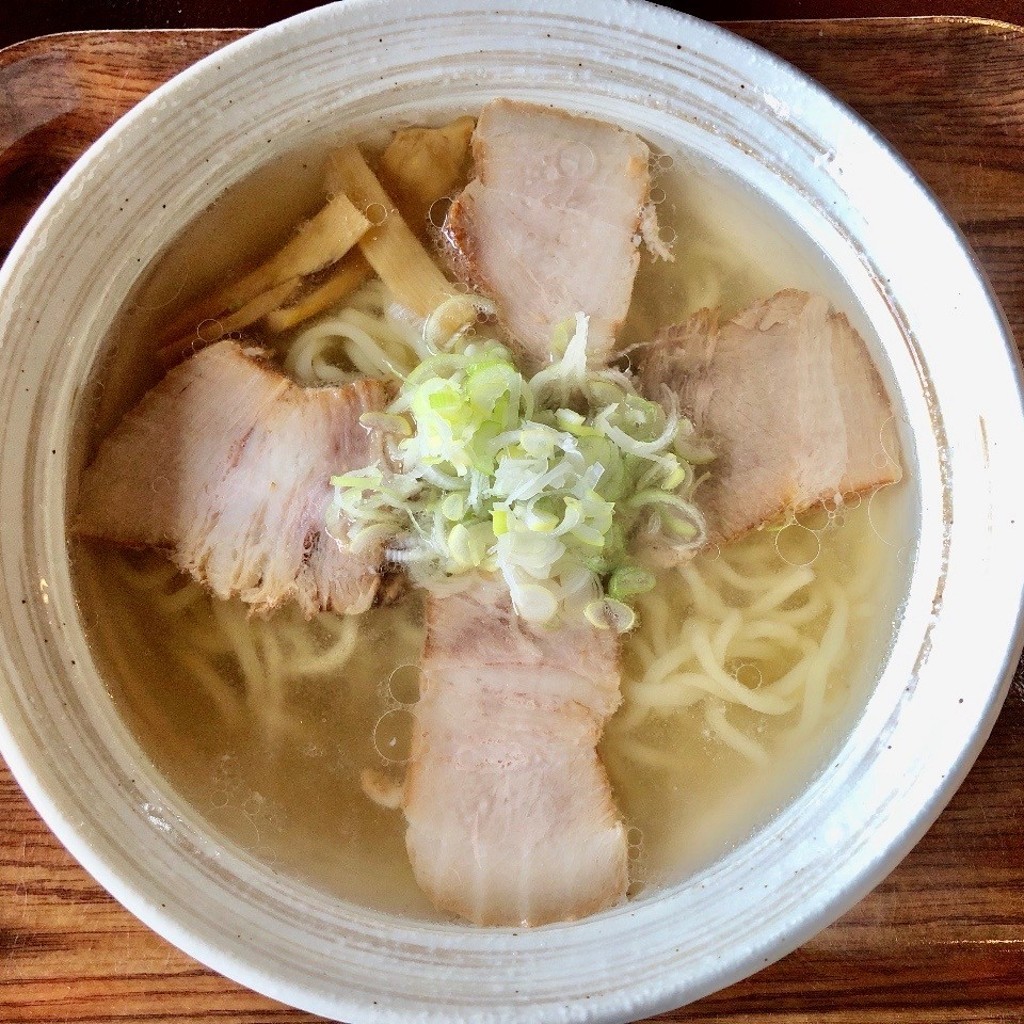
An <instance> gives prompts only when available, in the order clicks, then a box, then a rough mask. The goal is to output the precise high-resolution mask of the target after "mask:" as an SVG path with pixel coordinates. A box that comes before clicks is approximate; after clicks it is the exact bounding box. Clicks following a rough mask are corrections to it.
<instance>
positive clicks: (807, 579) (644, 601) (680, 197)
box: [74, 150, 909, 917]
mask: <svg viewBox="0 0 1024 1024" xmlns="http://www.w3.org/2000/svg"><path fill="white" fill-rule="evenodd" d="M652 168H653V173H654V182H653V188H652V190H651V198H652V200H654V201H655V203H656V206H657V211H658V218H659V221H660V224H661V232H662V235H661V237H662V239H663V240H664V241H666V242H670V243H672V244H673V246H674V248H675V252H676V256H677V258H676V260H675V262H671V263H670V262H667V261H657V260H653V259H647V258H645V259H643V260H642V261H641V265H640V269H639V272H638V274H637V278H636V282H635V285H634V287H633V295H632V302H631V304H630V307H629V315H628V318H627V320H626V323H625V324H624V326H623V328H622V331H621V333H620V338H619V345H620V349H622V350H625V351H626V353H627V358H631V357H632V356H631V355H630V353H631V350H632V346H635V345H637V344H640V343H643V342H644V341H646V340H648V339H649V338H650V337H651V336H652V335H653V334H654V333H655V332H656V331H657V330H658V329H659V328H661V327H663V326H665V325H666V324H669V323H675V322H679V321H683V320H685V319H686V318H687V317H688V316H689V315H690V314H692V313H694V312H695V311H697V310H699V309H701V308H703V307H706V306H716V307H721V308H722V309H723V316H725V317H727V316H730V315H732V314H733V313H734V312H736V311H739V310H741V309H742V308H743V307H745V306H747V305H749V304H750V303H751V302H753V301H755V300H757V299H759V298H760V297H763V296H765V295H768V294H771V293H772V292H774V291H777V290H778V289H780V288H787V287H788V288H802V289H806V290H808V291H814V292H818V293H822V294H824V295H826V296H827V297H828V298H829V299H830V300H831V302H832V304H833V305H835V306H837V307H839V308H844V307H849V305H850V301H849V297H848V295H847V294H846V292H845V291H844V289H843V286H842V283H841V281H839V280H838V279H836V277H835V276H834V275H833V274H832V273H831V271H830V268H829V267H828V266H827V265H825V264H824V261H823V260H822V258H821V256H820V254H819V253H818V252H816V251H815V250H814V249H813V248H812V247H811V246H810V245H809V243H807V241H806V240H805V239H803V238H802V237H801V236H799V234H798V233H796V232H795V231H794V229H793V228H792V227H791V226H790V225H788V224H786V223H785V222H784V221H782V219H781V218H779V217H778V216H776V215H775V214H774V213H773V211H772V210H770V209H766V208H765V206H764V204H763V202H762V201H760V200H759V199H758V197H756V196H754V195H751V194H749V193H747V192H746V191H745V190H744V189H743V188H742V187H740V186H739V185H738V184H737V183H735V182H733V181H731V180H729V179H728V178H726V177H724V176H723V175H721V174H720V173H719V172H717V171H716V170H715V169H714V168H711V167H708V166H704V165H702V164H701V163H700V162H698V161H696V160H694V159H693V158H691V157H688V156H687V155H686V154H682V153H676V154H672V155H670V154H667V153H662V154H659V155H657V156H655V157H654V159H653V162H652ZM323 180H324V156H323V151H322V150H321V151H308V152H303V153H296V154H292V155H291V156H289V157H288V158H286V159H284V160H282V161H279V162H277V163H275V164H273V165H271V166H268V167H266V168H264V169H263V170H261V171H260V172H258V173H257V174H255V175H253V176H252V178H251V179H249V180H247V181H245V182H243V183H241V184H240V185H239V186H238V187H236V188H235V189H233V190H232V191H231V192H229V193H228V194H226V195H225V196H223V197H221V199H219V200H218V201H217V202H216V203H215V204H214V205H213V206H212V207H211V208H210V209H209V210H208V211H207V212H206V213H205V214H204V215H203V216H202V217H200V218H199V219H198V220H197V221H196V222H195V223H194V224H192V225H190V226H189V227H188V228H187V229H186V231H185V232H184V233H183V234H182V236H181V237H180V238H179V240H178V241H177V242H176V243H175V244H174V245H173V246H172V247H171V248H170V250H168V252H166V253H165V254H164V255H163V257H162V258H161V259H160V260H159V261H158V263H157V265H156V266H155V267H153V268H152V269H151V271H150V272H149V273H148V274H147V275H146V277H145V279H144V280H143V281H142V282H141V284H140V286H139V287H138V289H137V290H136V293H135V295H134V298H133V300H132V302H131V303H130V304H129V305H128V307H127V308H126V309H125V310H124V312H123V314H122V316H121V318H120V319H119V321H118V323H117V324H116V325H115V328H114V331H113V333H112V337H111V342H110V345H109V347H108V353H107V357H106V359H105V361H104V363H103V365H102V366H101V367H100V368H99V370H98V372H97V376H96V380H95V382H94V392H95V396H96V399H95V404H94V408H93V415H92V417H91V419H90V420H89V422H87V423H83V424H82V430H83V431H86V432H87V433H88V438H89V440H88V442H87V443H88V444H89V445H90V446H91V447H93V448H95V446H96V445H97V444H98V442H99V441H100V439H102V438H103V437H105V436H106V435H107V434H108V433H109V432H110V431H111V429H112V428H113V427H114V425H115V424H116V423H117V422H118V421H119V420H120V419H121V417H122V416H123V415H124V413H125V411H126V410H127V409H129V408H130V407H131V406H132V405H133V404H134V403H135V402H136V401H137V400H138V399H139V397H140V395H141V394H142V393H143V392H144V391H145V390H146V389H147V387H148V386H149V385H151V384H153V383H155V382H156V380H157V379H158V378H159V376H160V371H159V368H158V367H157V366H156V365H155V363H154V361H153V359H152V349H153V338H154V337H159V336H162V335H163V333H164V325H165V324H166V323H167V322H168V320H171V319H174V318H175V317H176V316H177V315H178V314H179V312H180V311H181V310H182V309H184V308H187V307H188V306H189V305H190V304H191V303H193V302H195V301H196V300H197V299H198V298H200V297H201V296H203V295H205V294H207V293H209V292H210V291H211V290H212V288H213V287H214V285H215V283H216V282H218V281H220V280H223V279H229V280H230V279H232V278H234V277H238V276H239V275H240V273H241V270H242V268H245V267H247V266H251V265H252V264H253V263H255V262H257V261H258V259H259V258H261V257H262V255H264V254H265V253H267V252H271V251H274V249H275V248H276V247H279V246H280V245H281V243H282V240H283V239H285V238H286V237H287V235H288V233H289V231H290V230H291V228H292V227H293V226H294V225H295V224H296V223H297V222H299V221H301V220H303V219H304V218H306V217H309V216H311V215H312V214H313V213H314V212H315V211H316V210H317V209H318V208H319V207H320V206H321V205H322V203H323V194H322V188H323ZM267 196H273V197H274V202H273V203H269V202H267V199H266V197H267ZM279 200H280V201H279ZM431 216H432V217H436V216H437V214H436V211H433V212H432V213H431ZM850 313H851V314H853V313H854V311H853V310H850ZM346 318H347V319H346ZM345 322H347V323H348V324H349V329H351V326H352V325H353V324H355V325H356V326H359V325H362V327H364V328H366V329H369V330H371V331H372V332H373V333H374V337H379V338H380V339H383V340H382V345H384V346H385V347H386V346H388V345H390V346H392V347H393V348H394V349H396V350H397V349H398V348H399V347H400V346H402V345H403V344H405V343H406V342H405V340H404V339H407V338H408V337H409V336H410V335H415V334H416V333H417V332H418V330H419V324H418V322H416V320H415V319H414V318H411V317H409V316H407V315H405V314H403V313H402V312H401V311H400V310H396V308H395V305H394V303H393V302H392V301H391V296H390V295H389V294H388V292H387V289H386V288H385V286H384V285H383V284H382V283H381V282H380V281H377V280H369V281H368V282H367V283H365V284H364V285H362V286H361V287H360V288H359V289H358V290H356V291H355V292H354V293H352V294H351V295H349V296H348V297H347V298H345V299H344V300H342V302H341V303H340V305H339V306H338V307H337V308H335V309H332V310H330V311H328V312H327V313H325V314H324V315H322V316H321V317H320V318H319V320H317V321H314V322H313V323H312V324H308V323H307V324H302V325H300V326H298V327H296V328H294V329H292V330H285V331H283V332H279V333H277V334H275V335H273V336H267V335H264V334H261V333H260V330H259V328H258V327H257V328H254V329H248V330H247V336H248V337H249V338H251V339H253V340H255V341H258V342H262V343H264V344H270V345H272V346H273V347H274V348H275V350H276V351H277V352H278V354H279V356H280V358H281V359H282V361H283V364H284V365H285V367H287V368H288V369H289V371H290V372H291V373H292V374H293V375H295V376H297V377H298V378H299V379H300V380H303V382H304V383H306V384H309V385H315V384H323V383H330V382H332V377H331V373H332V372H333V371H332V368H337V367H341V372H342V373H350V372H351V366H350V365H349V364H348V363H347V362H346V358H345V356H344V354H343V353H344V347H343V344H342V343H341V341H340V340H339V339H340V337H341V335H340V334H339V332H340V331H342V329H343V326H344V323H345ZM339 323H341V325H342V326H339ZM147 374H148V375H147ZM887 443H888V444H889V446H890V447H889V450H890V451H895V442H894V441H893V440H892V439H889V440H888V442H887ZM711 471H712V472H714V469H713V464H712V470H711ZM328 472H330V469H329V468H328ZM903 490H905V488H900V487H895V488H883V489H882V490H878V491H876V492H874V493H873V494H871V495H870V496H867V495H865V496H863V497H861V496H858V495H854V496H851V497H848V498H846V499H840V500H833V501H829V502H827V503H826V504H825V505H824V507H819V508H816V509H814V510H812V511H810V512H808V513H805V514H802V515H800V516H799V517H790V518H789V519H784V520H782V521H781V522H778V523H774V524H771V525H768V526H765V527H764V528H763V529H758V530H755V531H753V532H751V533H749V534H747V535H746V536H744V537H743V538H741V539H739V540H736V541H734V542H731V543H729V544H721V545H712V546H710V547H708V548H706V549H705V550H703V551H702V552H701V553H699V554H697V555H696V557H695V558H693V559H692V560H687V561H685V562H684V563H683V564H681V565H680V566H678V567H672V568H663V569H660V570H659V571H658V572H657V573H656V583H655V586H654V589H653V590H651V591H650V592H649V593H646V594H642V595H638V596H637V597H636V598H635V613H636V625H635V628H633V629H631V630H629V631H627V632H625V633H624V634H623V636H622V640H621V677H622V678H621V690H622V704H621V706H620V707H619V709H618V710H617V711H616V713H615V715H614V716H613V717H612V718H611V719H610V721H609V722H608V725H607V727H606V729H605V732H604V736H603V738H602V741H601V748H600V753H601V758H602V761H603V764H604V766H605V767H606V769H607V772H608V775H609V777H610V781H611V785H612V790H613V792H614V795H615V800H616V804H617V806H618V809H619V811H620V812H621V814H622V816H623V818H624V822H625V824H626V825H627V826H628V831H627V837H628V841H629V857H630V871H629V876H630V895H631V896H633V897H643V896H644V895H646V894H650V893H654V892H657V891H658V889H659V888H661V887H663V886H665V885H669V884H674V883H677V882H679V881H681V880H684V879H685V878H686V877H688V876H689V875H691V874H692V873H694V872H695V871H697V870H699V869H700V868H701V867H702V866H704V865H706V864H708V863H710V862H712V861H713V860H714V859H715V858H717V857H719V856H721V855H722V853H723V852H724V851H726V850H728V849H729V848H730V847H731V846H733V845H734V844H736V843H737V842H739V841H741V840H742V839H743V838H744V837H745V836H747V835H749V834H750V833H751V831H752V830H754V829H756V828H757V827H758V826H759V825H761V824H763V823H764V822H765V821H766V820H768V818H770V816H771V815H772V814H773V813H774V812H776V811H777V810H778V809H780V808H781V807H782V806H783V805H784V804H785V803H786V801H788V800H789V799H791V798H792V796H793V795H794V794H795V793H796V792H798V791H799V790H800V789H801V788H802V787H804V786H806V785H807V783H808V781H809V779H810V778H811V777H812V776H813V775H814V773H815V772H817V771H820V770H822V768H823V766H824V765H825V763H826V762H827V759H828V757H829V756H830V754H831V751H832V750H833V749H834V748H835V746H836V745H837V743H838V742H839V741H840V739H841V737H842V735H843V732H844V730H845V729H846V728H847V727H848V725H849V723H850V721H851V719H852V716H854V715H855V714H856V713H857V709H858V708H859V707H860V706H862V704H863V702H864V700H865V697H866V694H867V692H868V690H869V687H870V685H871V682H872V680H873V679H874V678H875V677H876V675H877V672H878V668H879V665H880V663H881V660H882V658H883V657H884V654H885V650H886V644H887V642H888V639H889V637H890V635H891V632H892V625H893V620H894V616H895V615H896V613H897V606H898V601H899V598H900V594H901V592H902V589H903V585H904V579H903V572H902V566H904V565H906V564H907V563H908V560H909V557H908V546H907V545H908V541H907V539H906V528H905V515H906V503H907V500H908V499H907V497H906V495H905V494H903V493H901V491H903ZM696 493H697V494H698V495H699V494H700V490H699V488H698V490H697V492H696ZM74 545H75V568H76V581H77V587H78V592H79V599H80V603H81V607H82V611H83V616H84V619H85V621H86V624H87V626H88V628H89V631H90V636H91V640H92V642H93V646H94V651H95V654H96V657H97V659H98V661H99V662H100V664H101V666H102V668H103V670H104V674H105V677H106V678H107V680H108V681H109V685H110V689H111V693H112V696H113V698H114V700H115V701H116V702H117V703H118V705H119V707H120V708H121V709H122V710H123V713H124V715H125V717H126V719H127V720H128V722H129V723H130V725H131V727H132V728H133V730H134V732H135V734H136V736H137V738H138V740H139V743H140V745H141V746H142V747H143V749H145V750H146V752H147V753H148V754H149V756H150V757H151V758H152V759H153V761H154V763H155V764H156V765H157V766H158V767H159V768H160V769H161V771H162V772H163V773H164V774H165V776H166V777H167V779H168V781H169V783H170V784H171V785H172V786H173V787H174V788H175V789H176V790H177V791H178V792H179V793H180V794H181V795H182V796H183V797H184V798H185V799H186V800H187V801H188V802H189V803H191V804H192V806H194V807H195V808H196V810H197V811H198V812H199V813H200V814H201V815H203V816H204V817H205V818H207V819H208V820H209V821H210V822H211V823H212V824H213V825H215V826H216V827H217V828H218V829H219V830H220V831H221V832H222V833H223V834H224V835H225V836H226V837H227V838H228V839H229V840H230V841H232V842H234V843H236V844H237V845H238V846H240V847H242V848H243V849H245V850H247V851H249V852H251V854H252V855H254V856H256V857H258V858H259V859H261V860H262V861H264V862H266V863H268V864H271V865H273V866H274V867H275V868H277V869H279V870H281V871H285V872H288V873H291V874H294V875H296V876H298V877H301V878H303V879H305V880H307V881H309V882H311V883H312V884H314V885H316V886H319V887H321V888H323V889H324V890H326V891H329V892H332V893H334V894H337V895H340V896H342V897H344V898H347V899H351V900H353V901H355V902H358V903H362V904H364V905H367V906H372V907H375V908H379V909H383V910H387V911H392V912H395V913H401V914H405V915H412V916H418V917H432V916H436V914H437V910H436V909H435V908H434V907H433V906H432V905H431V902H430V901H429V900H428V899H427V898H426V897H425V896H424V894H423V892H422V890H421V888H420V886H419V885H418V884H417V881H416V879H415V877H414V875H413V872H412V869H411V867H410V862H409V857H408V855H407V851H406V845H405V832H406V822H405V820H404V819H403V817H402V814H401V813H400V812H398V811H397V810H396V809H394V808H388V807H385V806H381V804H380V803H379V802H375V801H374V800H373V799H371V798H370V797H371V796H372V795H374V792H376V790H377V789H379V788H380V787H384V788H385V789H386V788H387V787H388V786H394V785H400V781H401V777H402V775H403V772H404V771H405V768H406V765H407V763H408V760H409V757H410V743H411V737H412V734H413V732H414V730H415V716H416V708H417V696H418V682H419V680H418V673H419V669H418V666H419V664H420V658H421V649H422V647H423V639H424V628H425V627H424V622H423V598H422V595H421V594H420V593H418V592H417V591H416V590H411V591H409V592H407V593H404V594H403V595H402V596H401V597H400V598H399V599H398V600H397V601H395V602H394V603H391V604H387V603H385V604H383V605H382V606H379V607H375V608H373V609H371V610H369V611H366V612H363V613H362V614H360V615H358V616H344V617H343V616H338V615H335V614H332V613H330V612H323V613H320V614H318V615H316V616H314V617H312V618H311V619H307V618H305V617H304V616H303V615H302V613H301V612H300V610H299V609H298V608H297V607H296V606H292V605H286V606H284V607H282V608H280V609H278V610H276V611H275V612H273V614H271V615H270V616H269V617H267V618H265V619H264V618H259V617H250V616H249V615H248V612H247V609H246V607H245V606H244V605H243V604H242V603H241V602H237V601H222V600H219V599H217V598H215V597H212V596H211V595H210V594H209V593H208V591H207V590H206V589H205V588H204V587H203V586H201V585H200V584H199V583H197V582H194V581H192V580H190V579H188V577H186V576H183V575H181V574H179V573H178V572H177V571H176V570H175V568H174V567H173V565H171V564H170V563H169V562H168V561H167V560H166V559H165V558H163V557H162V556H161V555H159V554H156V553H152V552H130V551H124V550H120V549H118V548H116V547H111V546H108V545H100V544H95V543H92V542H86V541H80V540H75V541H74ZM368 794H369V795H368ZM384 802H386V800H385V801H384Z"/></svg>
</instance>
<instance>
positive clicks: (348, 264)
mask: <svg viewBox="0 0 1024 1024" xmlns="http://www.w3.org/2000/svg"><path fill="white" fill-rule="evenodd" d="M372 273H373V267H371V266H370V264H369V263H367V262H366V258H365V257H364V256H363V254H362V253H361V252H359V251H358V250H356V251H355V252H350V253H348V255H347V256H345V257H344V258H343V259H341V260H340V261H339V262H338V265H337V266H336V267H334V268H333V269H332V270H331V272H330V275H329V276H328V277H327V279H326V280H324V281H323V282H321V283H320V284H319V285H318V286H317V287H316V288H314V289H312V291H310V292H308V293H307V294H305V295H300V296H299V297H298V298H297V299H296V300H295V301H293V302H292V304H291V305H290V306H281V307H280V308H279V309H275V310H274V311H273V312H271V313H268V314H267V315H266V317H264V319H263V324H264V326H265V327H266V328H267V330H268V331H270V333H271V334H278V333H280V332H281V331H289V330H291V329H292V328H293V327H297V326H298V325H299V324H301V323H304V322H305V321H306V320H311V319H312V318H313V317H315V316H319V314H321V313H323V312H325V311H326V310H328V309H330V308H331V307H332V306H336V305H337V304H338V303H339V302H341V301H342V299H346V298H348V296H349V295H351V294H352V293H353V292H354V291H355V290H356V289H357V288H358V287H359V286H360V285H361V284H363V282H364V281H366V280H367V278H369V277H370V275H371V274H372Z"/></svg>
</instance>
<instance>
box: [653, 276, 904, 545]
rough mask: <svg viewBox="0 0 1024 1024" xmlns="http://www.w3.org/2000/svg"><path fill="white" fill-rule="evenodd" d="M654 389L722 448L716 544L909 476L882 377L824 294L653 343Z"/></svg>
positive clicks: (754, 309) (714, 504)
mask: <svg viewBox="0 0 1024 1024" xmlns="http://www.w3.org/2000/svg"><path fill="white" fill-rule="evenodd" d="M642 382H643V385H644V388H645V390H646V391H647V393H648V394H649V395H650V396H651V397H653V398H658V397H659V396H660V395H661V394H662V389H663V388H664V387H665V386H667V387H668V388H669V389H670V390H671V391H673V392H674V393H675V394H676V395H678V397H679V400H680V406H681V408H682V411H683V412H685V413H686V415H688V416H689V417H690V418H691V419H692V420H693V423H694V425H695V427H696V428H697V430H698V432H699V433H701V434H703V435H705V436H706V437H707V438H708V440H709V442H710V444H711V446H712V447H713V448H714V449H715V451H716V452H717V453H718V455H717V458H716V459H715V461H714V462H713V463H712V465H711V472H710V475H709V477H708V479H707V481H706V482H705V483H704V484H702V485H701V487H700V489H699V491H698V493H697V503H698V505H700V507H701V508H702V509H703V510H704V512H705V514H706V516H707V518H708V526H709V539H710V540H711V541H712V542H718V543H722V542H725V541H729V540H732V539H733V538H735V537H738V536H740V535H741V534H743V533H746V532H747V531H748V530H751V529H753V528H755V527H758V526H761V525H763V524H765V523H769V522H773V521H775V520H778V519H780V518H782V517H783V516H785V515H786V514H787V513H790V512H802V511H805V510H807V509H810V508H812V507H813V506H815V505H817V504H818V503H820V502H822V501H825V500H828V499H832V498H834V497H835V496H836V495H848V494H853V493H858V492H863V491H869V490H873V489H875V488H877V487H881V486H883V485H884V484H889V483H894V482H895V481H897V480H898V479H899V478H900V475H901V470H900V461H899V452H898V448H897V445H896V434H895V431H894V430H893V429H892V428H891V420H892V411H891V409H890V407H889V400H888V397H887V396H886V393H885V388H884V387H883V385H882V381H881V378H880V377H879V375H878V371H877V370H876V369H875V366H874V364H873V363H872V361H871V357H870V356H869V354H868V351H867V348H866V347H865V345H864V341H863V339H862V338H861V337H860V335H859V334H858V333H857V332H856V331H855V330H854V329H853V327H852V326H851V325H850V323H849V321H848V320H847V319H846V317H845V316H843V315H842V314H840V313H837V312H836V311H835V310H834V309H833V308H832V307H831V306H830V305H829V303H828V301H827V300H826V299H824V298H822V297H821V296H820V295H811V294H808V293H807V292H802V291H796V290H792V289H790V290H786V291H781V292H779V293H777V294H776V295H773V296H772V297H771V298H768V299H766V300H764V301H762V302H758V303H756V304H755V305H753V306H751V307H750V308H749V309H747V310H745V311H744V312H742V313H740V314H739V315H738V316H737V317H735V318H734V319H733V320H730V321H729V322H728V323H725V324H719V318H718V315H717V313H716V311H714V310H701V311H700V312H699V313H696V314H694V316H693V317H692V318H691V319H690V320H689V321H687V322H686V323H684V324H679V325H677V326H674V327H669V328H667V329H666V330H664V331H662V332H661V334H660V335H659V336H658V338H657V339H656V340H655V342H654V343H653V344H652V345H651V346H649V348H648V349H647V351H646V352H645V354H644V357H643V369H642Z"/></svg>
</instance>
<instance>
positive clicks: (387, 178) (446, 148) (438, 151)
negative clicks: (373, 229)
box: [380, 117, 476, 237]
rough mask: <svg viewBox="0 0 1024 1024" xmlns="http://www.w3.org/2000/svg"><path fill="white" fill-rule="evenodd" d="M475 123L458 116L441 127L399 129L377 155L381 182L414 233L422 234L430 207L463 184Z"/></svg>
mask: <svg viewBox="0 0 1024 1024" xmlns="http://www.w3.org/2000/svg"><path fill="white" fill-rule="evenodd" d="M475 126H476V121H475V119H474V118H472V117H460V118H458V120H455V121H452V122H451V123H450V124H446V125H445V126H444V127H443V128H402V129H401V130H400V131H397V132H395V136H394V138H393V139H392V140H391V142H390V143H389V144H388V146H387V148H386V149H385V150H384V152H383V153H382V154H381V157H380V179H381V182H382V183H383V184H384V187H385V188H386V189H387V192H388V195H390V196H391V197H392V198H393V199H394V200H395V203H396V204H397V205H398V208H399V210H400V211H401V212H402V216H403V217H404V218H405V221H406V223H407V224H408V225H409V227H411V228H412V230H413V231H414V232H416V233H417V234H419V235H421V236H424V237H425V236H426V233H427V221H428V215H429V212H430V208H431V206H433V205H434V203H436V202H437V201H438V200H439V199H443V198H444V197H445V196H450V195H451V194H452V193H453V192H455V191H456V190H457V189H460V188H461V187H462V186H463V185H465V184H466V181H467V179H468V178H469V165H470V143H471V141H472V137H473V128H474V127H475Z"/></svg>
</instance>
